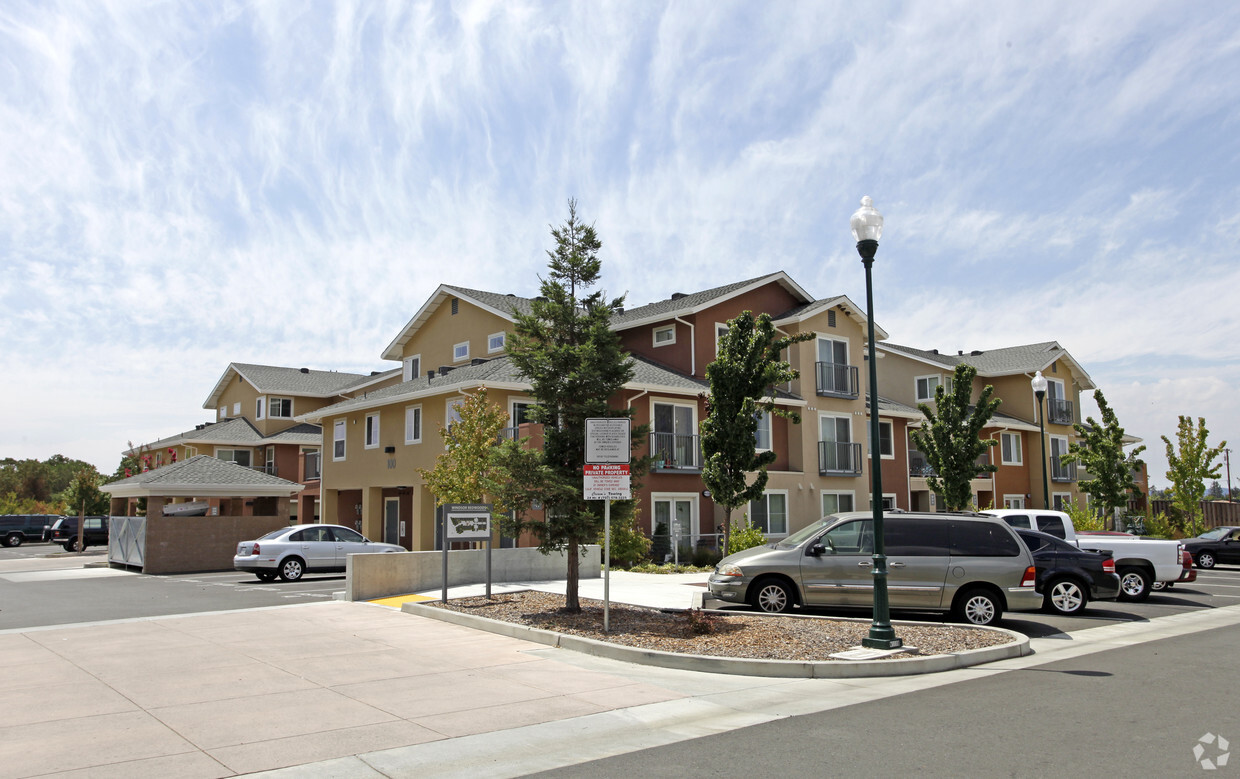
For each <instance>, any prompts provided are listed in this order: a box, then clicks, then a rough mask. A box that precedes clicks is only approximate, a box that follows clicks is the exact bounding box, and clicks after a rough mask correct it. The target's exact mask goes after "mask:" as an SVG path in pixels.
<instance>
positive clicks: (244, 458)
mask: <svg viewBox="0 0 1240 779" xmlns="http://www.w3.org/2000/svg"><path fill="white" fill-rule="evenodd" d="M253 457H254V453H253V452H251V451H250V450H249V449H221V448H219V447H216V448H215V459H217V460H223V461H224V462H226V463H236V464H237V465H244V466H245V467H247V468H249V467H250V466H251V465H252V464H253V462H254V460H253Z"/></svg>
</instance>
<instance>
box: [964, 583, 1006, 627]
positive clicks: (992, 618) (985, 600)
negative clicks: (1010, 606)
mask: <svg viewBox="0 0 1240 779" xmlns="http://www.w3.org/2000/svg"><path fill="white" fill-rule="evenodd" d="M952 611H953V612H954V613H955V615H956V619H958V620H960V621H961V622H967V623H969V624H970V625H993V624H995V623H996V622H998V621H999V617H1000V616H1002V614H1003V607H1002V606H1001V605H999V599H998V598H997V597H996V596H995V595H994V593H991V592H988V591H986V590H966V591H965V592H963V593H961V594H960V595H958V596H957V597H956V604H955V607H954V608H953V609H952Z"/></svg>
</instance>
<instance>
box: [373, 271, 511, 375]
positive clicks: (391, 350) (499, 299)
mask: <svg viewBox="0 0 1240 779" xmlns="http://www.w3.org/2000/svg"><path fill="white" fill-rule="evenodd" d="M452 298H459V299H462V300H466V301H468V302H469V303H471V304H472V305H475V306H477V307H478V308H481V309H483V310H484V311H488V312H490V313H492V314H494V315H496V316H498V317H501V318H503V319H506V320H508V321H509V322H515V321H517V320H516V317H515V316H513V312H514V311H520V312H522V313H527V314H528V313H529V312H530V311H531V310H532V309H531V306H532V303H533V301H532V300H531V299H530V298H523V297H520V296H518V295H504V294H500V293H498V292H484V291H483V290H479V289H467V288H465V287H456V286H453V285H451V284H440V285H439V288H438V289H436V290H435V291H434V293H432V294H431V296H430V298H428V299H427V301H426V302H425V303H423V304H422V307H421V308H419V309H418V312H417V313H416V314H414V315H413V318H412V319H410V320H409V321H408V322H407V323H406V324H405V326H404V327H403V328H401V331H400V332H399V333H398V334H397V335H396V337H395V338H393V339H392V342H391V343H389V344H388V345H387V347H386V348H385V349H384V350H383V354H382V355H381V356H382V358H383V359H385V360H399V359H400V358H401V352H402V350H403V349H404V346H405V344H407V343H409V342H410V341H411V340H413V336H414V334H416V333H417V332H418V330H419V329H420V328H421V327H422V325H424V324H426V322H427V320H429V319H430V318H431V315H432V314H434V313H435V312H436V311H437V310H439V307H440V306H441V305H443V303H444V301H447V300H451V299H452Z"/></svg>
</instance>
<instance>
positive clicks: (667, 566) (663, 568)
mask: <svg viewBox="0 0 1240 779" xmlns="http://www.w3.org/2000/svg"><path fill="white" fill-rule="evenodd" d="M629 570H630V571H632V572H633V573H709V572H710V571H712V570H713V567H712V568H701V567H698V566H696V565H684V564H681V565H675V564H673V563H663V564H662V565H660V564H658V563H642V564H641V565H635V566H633V567H632V568H630V569H629Z"/></svg>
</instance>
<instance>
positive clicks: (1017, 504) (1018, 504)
mask: <svg viewBox="0 0 1240 779" xmlns="http://www.w3.org/2000/svg"><path fill="white" fill-rule="evenodd" d="M1003 507H1004V508H1005V509H1023V508H1025V496H1024V495H1004V496H1003Z"/></svg>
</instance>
